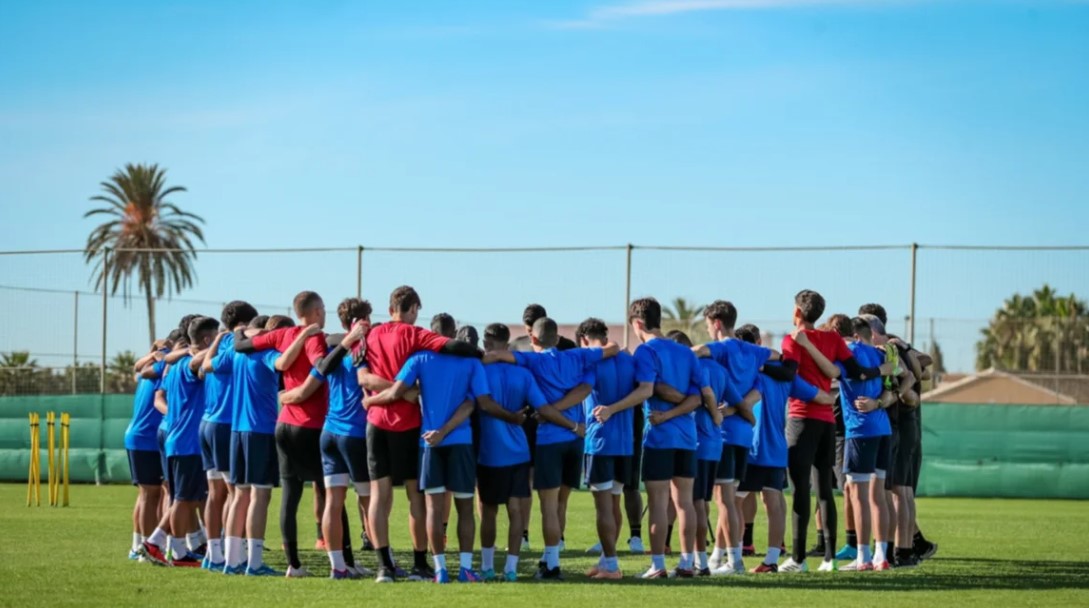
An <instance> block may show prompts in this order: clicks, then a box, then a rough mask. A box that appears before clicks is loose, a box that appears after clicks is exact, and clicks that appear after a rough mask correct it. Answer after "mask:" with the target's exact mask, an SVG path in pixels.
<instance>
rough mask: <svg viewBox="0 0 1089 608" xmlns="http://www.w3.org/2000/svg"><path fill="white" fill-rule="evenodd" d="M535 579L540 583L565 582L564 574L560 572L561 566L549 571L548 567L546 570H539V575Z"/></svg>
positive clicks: (535, 575)
mask: <svg viewBox="0 0 1089 608" xmlns="http://www.w3.org/2000/svg"><path fill="white" fill-rule="evenodd" d="M533 578H535V579H537V580H539V581H562V580H563V573H562V572H560V567H559V566H556V567H555V568H552V569H551V570H549V569H548V567H547V566H546V567H544V568H539V569H538V570H537V574H534V575H533Z"/></svg>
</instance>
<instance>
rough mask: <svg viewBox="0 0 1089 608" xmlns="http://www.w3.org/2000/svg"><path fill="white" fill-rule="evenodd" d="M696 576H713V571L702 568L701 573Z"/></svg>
mask: <svg viewBox="0 0 1089 608" xmlns="http://www.w3.org/2000/svg"><path fill="white" fill-rule="evenodd" d="M696 576H711V569H710V568H701V569H700V571H699V572H697V573H696Z"/></svg>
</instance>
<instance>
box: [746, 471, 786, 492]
mask: <svg viewBox="0 0 1089 608" xmlns="http://www.w3.org/2000/svg"><path fill="white" fill-rule="evenodd" d="M785 487H786V469H784V468H782V467H762V466H760V465H758V464H750V465H748V466H746V467H745V477H743V478H742V479H741V485H740V486H738V488H737V491H738V492H760V491H762V490H765V489H767V490H778V491H780V492H782V491H783V488H785Z"/></svg>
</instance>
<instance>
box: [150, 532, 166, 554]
mask: <svg viewBox="0 0 1089 608" xmlns="http://www.w3.org/2000/svg"><path fill="white" fill-rule="evenodd" d="M147 542H148V544H149V545H155V546H156V547H158V548H160V549H165V548H166V532H163V529H162V528H155V531H154V532H152V533H151V536H149V537H147Z"/></svg>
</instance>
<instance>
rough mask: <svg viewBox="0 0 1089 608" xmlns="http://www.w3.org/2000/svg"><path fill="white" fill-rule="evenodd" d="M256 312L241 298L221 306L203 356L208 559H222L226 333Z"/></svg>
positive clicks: (228, 404) (229, 345) (227, 425)
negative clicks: (217, 331) (217, 326)
mask: <svg viewBox="0 0 1089 608" xmlns="http://www.w3.org/2000/svg"><path fill="white" fill-rule="evenodd" d="M256 316H257V309H255V308H254V307H253V306H251V305H250V304H248V303H246V302H243V301H241V300H235V301H233V302H229V303H228V304H227V305H226V306H224V307H223V312H222V314H221V315H220V318H219V320H220V322H221V323H222V324H223V330H222V331H223V332H224V333H221V334H219V335H218V336H216V339H215V341H214V342H212V346H211V348H210V349H209V353H208V356H207V357H205V358H204V363H203V366H202V367H203V370H204V399H205V410H204V416H203V417H201V421H200V451H201V460H202V461H203V464H204V472H205V475H207V477H208V502H207V503H206V504H205V506H204V511H203V515H204V528H205V530H206V532H207V534H208V555H206V556H205V564H204V565H205V566H207V565H208V563H213V564H222V563H223V561H224V560H223V540H222V536H223V524H224V521H223V515H224V513H225V511H226V509H225V507H226V505H227V501H228V500H230V493H231V492H232V491H233V488H231V487H230V485H229V484H230V478H231V473H230V462H231V418H232V414H233V409H234V401H235V400H234V397H233V395H232V394H231V365H230V363H231V361H232V360H233V359H234V336H233V335H232V334H231V333H229V332H233V331H234V330H236V329H240V328H244V327H245V326H246V324H247V323H249V322H250V321H252V320H253V319H254V317H256Z"/></svg>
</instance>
